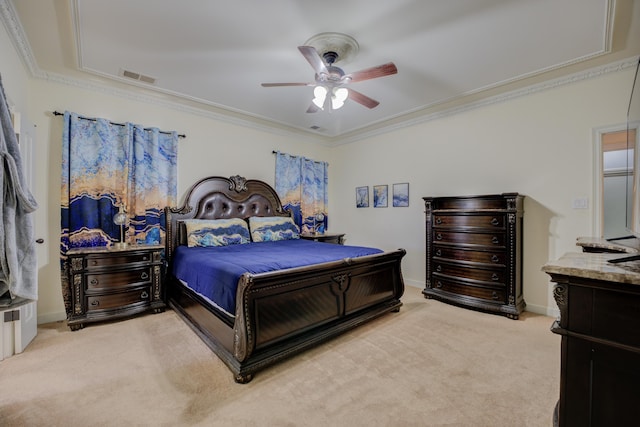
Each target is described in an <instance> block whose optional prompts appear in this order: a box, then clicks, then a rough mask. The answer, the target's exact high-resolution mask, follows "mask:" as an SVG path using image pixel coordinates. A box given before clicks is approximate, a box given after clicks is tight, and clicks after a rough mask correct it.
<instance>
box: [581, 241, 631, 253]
mask: <svg viewBox="0 0 640 427" xmlns="http://www.w3.org/2000/svg"><path fill="white" fill-rule="evenodd" d="M576 245H578V246H581V247H584V248H596V249H606V250H610V251H617V252H621V253H624V252H626V253H630V254H636V253H638V252H640V239H636V238H631V239H620V240H614V241H609V240H607V239H603V238H602V237H578V239H577V240H576Z"/></svg>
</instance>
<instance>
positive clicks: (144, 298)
mask: <svg viewBox="0 0 640 427" xmlns="http://www.w3.org/2000/svg"><path fill="white" fill-rule="evenodd" d="M149 301H151V288H150V287H148V286H147V287H144V288H140V289H136V290H131V291H128V292H120V293H117V294H109V295H96V296H88V297H87V314H90V313H91V312H92V311H97V310H108V309H114V308H118V309H124V308H127V307H128V306H130V305H133V304H138V303H148V302H149Z"/></svg>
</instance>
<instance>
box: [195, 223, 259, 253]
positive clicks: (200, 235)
mask: <svg viewBox="0 0 640 427" xmlns="http://www.w3.org/2000/svg"><path fill="white" fill-rule="evenodd" d="M184 225H185V228H186V231H187V246H189V247H194V246H205V247H207V246H227V245H238V244H243V243H249V242H250V241H251V236H250V235H249V228H248V227H247V223H246V221H245V220H243V219H241V218H229V219H188V220H185V221H184Z"/></svg>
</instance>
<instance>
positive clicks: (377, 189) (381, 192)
mask: <svg viewBox="0 0 640 427" xmlns="http://www.w3.org/2000/svg"><path fill="white" fill-rule="evenodd" d="M388 194H389V186H388V185H374V186H373V207H374V208H386V207H387V203H388V202H387V200H388V198H389V197H388Z"/></svg>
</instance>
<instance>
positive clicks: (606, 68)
mask: <svg viewBox="0 0 640 427" xmlns="http://www.w3.org/2000/svg"><path fill="white" fill-rule="evenodd" d="M637 64H638V57H637V56H633V57H631V58H625V59H622V60H620V61H616V62H611V63H609V64H605V65H601V66H598V67H594V68H590V69H588V70H585V71H580V72H577V73H574V74H570V75H568V76H563V77H559V78H556V79H552V80H547V81H545V82H542V83H538V84H534V85H531V86H527V87H525V88H522V89H517V90H513V91H509V92H505V93H502V94H499V95H495V96H491V97H488V98H484V99H481V100H478V101H473V102H468V103H466V104H464V105H460V106H457V107H452V108H448V109H444V110H441V111H436V112H433V113H425V114H423V115H420V116H419V117H414V118H412V119H408V120H401V121H398V122H394V123H388V124H384V123H382V124H381V125H380V127H379V128H377V129H373V130H371V131H366V130H364V131H356V132H357V133H354V134H352V135H350V136H346V137H344V138H341V139H340V141H339V144H336V145H341V144H348V143H351V142H355V141H359V140H362V139H367V138H372V137H375V136H378V135H381V134H384V133H388V132H393V131H395V130H398V129H403V128H407V127H411V126H416V125H419V124H422V123H426V122H430V121H433V120H437V119H441V118H444V117H448V116H453V115H456V114H461V113H464V112H467V111H470V110H475V109H478V108H484V107H487V106H490V105H494V104H499V103H502V102H506V101H510V100H513V99H516V98H522V97H525V96H529V95H533V94H536V93H540V92H544V91H547V90H551V89H555V88H558V87H561V86H566V85H571V84H574V83H578V82H582V81H585V80H589V79H593V78H597V77H601V76H603V75H606V74H610V73H615V72H619V71H623V70H626V69H628V68H631V67H635V66H636V65H637ZM412 114H414V115H415V114H419V111H416V112H413V113H412ZM391 120H393V119H391Z"/></svg>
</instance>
